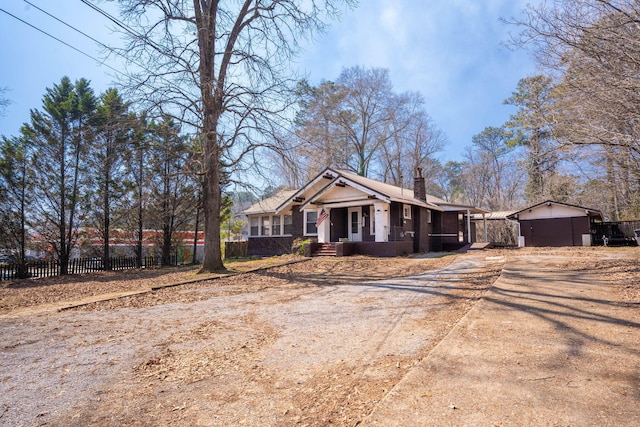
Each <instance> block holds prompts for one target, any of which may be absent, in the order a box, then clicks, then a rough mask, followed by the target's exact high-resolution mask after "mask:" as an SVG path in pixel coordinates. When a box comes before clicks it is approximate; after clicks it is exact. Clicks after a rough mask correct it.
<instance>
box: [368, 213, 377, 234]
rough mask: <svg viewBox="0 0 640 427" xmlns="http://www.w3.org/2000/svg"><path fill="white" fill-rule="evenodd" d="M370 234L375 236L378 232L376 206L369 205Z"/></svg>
mask: <svg viewBox="0 0 640 427" xmlns="http://www.w3.org/2000/svg"><path fill="white" fill-rule="evenodd" d="M369 234H370V235H371V236H374V235H375V234H376V207H375V206H369Z"/></svg>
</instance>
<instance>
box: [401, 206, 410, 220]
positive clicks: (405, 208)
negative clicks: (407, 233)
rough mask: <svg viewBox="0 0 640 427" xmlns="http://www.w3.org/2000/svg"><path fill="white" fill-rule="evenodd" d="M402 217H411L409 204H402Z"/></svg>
mask: <svg viewBox="0 0 640 427" xmlns="http://www.w3.org/2000/svg"><path fill="white" fill-rule="evenodd" d="M402 217H403V218H404V219H411V205H407V204H403V205H402Z"/></svg>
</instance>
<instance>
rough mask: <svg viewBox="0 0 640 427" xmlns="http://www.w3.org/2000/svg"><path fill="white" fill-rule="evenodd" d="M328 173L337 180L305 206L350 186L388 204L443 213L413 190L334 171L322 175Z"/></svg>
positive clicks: (310, 199)
mask: <svg viewBox="0 0 640 427" xmlns="http://www.w3.org/2000/svg"><path fill="white" fill-rule="evenodd" d="M327 171H331V172H334V173H335V178H334V179H333V180H332V181H331V182H329V183H327V185H326V186H325V187H324V188H323V189H322V190H320V191H319V192H317V193H316V194H314V195H313V196H311V197H310V198H309V200H308V201H306V202H305V205H307V204H309V203H311V202H313V201H314V200H316V199H317V198H318V197H319V196H321V195H322V193H323V192H325V191H326V190H328V189H329V188H331V187H333V186H336V185H338V186H339V185H348V186H350V187H353V188H356V189H358V190H360V191H362V192H363V193H365V194H367V195H369V196H371V197H372V198H374V199H378V200H381V201H384V202H387V203H389V202H392V201H393V202H399V203H405V204H411V205H416V206H422V207H425V208H429V209H434V210H438V211H442V209H441V208H440V207H438V206H437V205H435V204H433V203H429V201H428V198H427V202H424V201H422V200H419V199H416V198H415V197H413V190H410V189H407V188H401V187H397V186H395V185H391V184H385V183H384V182H380V181H376V180H374V179H371V178H365V177H363V176H360V175H356V174H353V173H350V172H344V171H334V170H332V169H327V170H325V172H324V173H323V174H322V175H323V176H324V175H326V173H327Z"/></svg>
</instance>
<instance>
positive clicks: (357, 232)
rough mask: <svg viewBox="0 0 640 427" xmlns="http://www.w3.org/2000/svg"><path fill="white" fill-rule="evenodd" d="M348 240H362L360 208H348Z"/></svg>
mask: <svg viewBox="0 0 640 427" xmlns="http://www.w3.org/2000/svg"><path fill="white" fill-rule="evenodd" d="M348 212H349V214H348V215H349V220H348V225H349V240H350V241H351V242H361V241H362V208H361V207H357V208H349V211H348Z"/></svg>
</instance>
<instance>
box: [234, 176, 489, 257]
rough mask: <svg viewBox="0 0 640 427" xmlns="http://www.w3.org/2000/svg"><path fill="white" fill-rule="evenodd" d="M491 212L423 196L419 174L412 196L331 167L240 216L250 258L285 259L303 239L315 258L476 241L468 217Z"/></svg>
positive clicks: (438, 248)
mask: <svg viewBox="0 0 640 427" xmlns="http://www.w3.org/2000/svg"><path fill="white" fill-rule="evenodd" d="M486 212H487V211H484V210H482V209H478V208H476V207H473V206H467V205H461V204H453V203H448V202H446V201H444V200H442V199H440V198H437V197H434V196H431V195H428V194H426V189H425V180H424V177H423V176H422V170H421V169H418V170H416V176H415V178H414V189H413V190H409V189H405V188H401V187H397V186H394V185H390V184H385V183H382V182H380V181H376V180H373V179H369V178H365V177H362V176H359V175H355V174H352V173H349V172H344V171H338V170H334V169H332V168H327V169H325V170H324V171H323V172H322V173H320V174H319V175H317V176H316V177H315V178H313V179H312V180H311V181H309V182H308V183H307V184H306V185H305V186H303V187H302V188H300V189H298V190H294V191H282V192H280V193H278V194H277V195H276V196H274V197H271V198H268V199H265V200H263V201H261V202H259V203H256V204H254V205H253V206H251V207H249V208H248V209H246V210H245V211H244V212H243V213H244V214H245V215H247V219H248V222H249V237H248V253H249V255H278V254H283V253H288V252H290V251H291V246H292V244H293V241H294V240H295V239H297V238H301V239H309V240H311V242H312V244H311V245H310V247H311V251H312V252H313V251H317V250H323V251H324V253H331V254H334V255H349V254H354V253H358V254H368V255H376V256H398V255H406V254H410V253H419V252H430V251H442V250H455V249H459V248H461V247H463V246H465V245H466V244H469V243H472V236H474V235H475V230H473V229H472V224H471V221H470V217H471V214H474V213H486ZM469 231H471V232H469Z"/></svg>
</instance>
